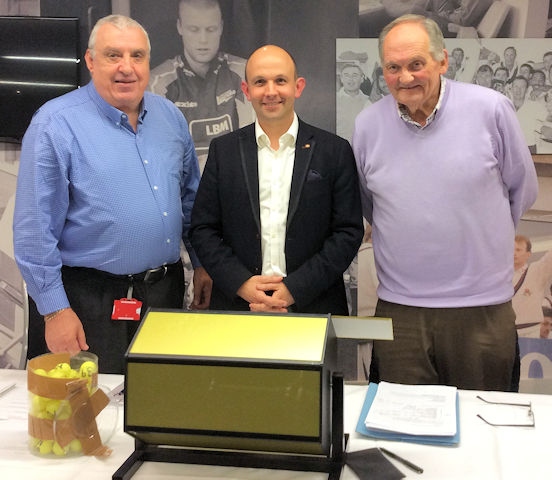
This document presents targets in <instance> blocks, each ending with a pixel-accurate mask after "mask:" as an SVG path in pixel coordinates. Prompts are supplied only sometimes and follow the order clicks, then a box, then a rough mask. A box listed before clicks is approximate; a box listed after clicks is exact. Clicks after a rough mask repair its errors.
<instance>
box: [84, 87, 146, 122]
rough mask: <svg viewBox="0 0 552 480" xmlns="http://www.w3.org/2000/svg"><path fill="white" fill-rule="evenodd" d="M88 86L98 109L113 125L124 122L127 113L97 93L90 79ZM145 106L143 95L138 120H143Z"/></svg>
mask: <svg viewBox="0 0 552 480" xmlns="http://www.w3.org/2000/svg"><path fill="white" fill-rule="evenodd" d="M88 86H89V90H88V91H89V92H90V97H91V98H92V100H93V101H94V103H95V104H96V105H97V106H98V108H99V109H100V111H101V112H102V113H103V114H104V115H105V116H106V117H107V118H109V120H111V121H112V122H113V123H114V124H115V125H121V124H123V123H126V120H127V115H126V113H124V112H123V111H121V110H119V109H118V108H115V107H114V106H113V105H111V104H109V103H108V102H106V101H105V100H104V99H103V97H102V96H101V95H100V94H99V93H98V91H97V90H96V87H95V86H94V82H93V81H90V83H89V84H88ZM146 113H147V108H146V98H145V95H144V98H143V99H142V102H141V103H140V114H139V115H138V122H139V123H142V121H143V120H144V117H145V116H146Z"/></svg>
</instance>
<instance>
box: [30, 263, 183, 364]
mask: <svg viewBox="0 0 552 480" xmlns="http://www.w3.org/2000/svg"><path fill="white" fill-rule="evenodd" d="M62 278H63V285H64V287H65V292H66V293H67V297H68V299H69V304H70V305H71V308H72V309H73V310H74V311H75V313H76V314H77V316H78V317H79V318H80V320H81V322H82V324H83V327H84V333H85V335H86V342H87V343H88V346H89V347H90V348H89V350H90V352H92V353H95V354H96V355H98V364H99V370H100V372H101V373H118V374H122V373H124V354H125V352H126V350H127V348H128V346H129V344H130V342H131V341H132V339H133V337H134V335H135V333H136V331H137V329H138V327H139V325H140V321H133V320H111V313H112V311H113V302H114V300H115V299H121V298H126V297H127V293H128V289H129V286H130V285H131V284H132V287H133V289H132V297H133V298H135V299H137V300H140V301H141V302H142V310H141V319H142V318H143V317H144V315H145V313H146V311H147V309H148V308H150V307H151V308H167V309H181V308H182V307H183V301H184V270H183V267H182V262H180V261H179V262H177V263H175V264H173V265H170V266H169V268H168V269H167V273H166V274H165V276H164V277H163V278H160V279H158V280H157V281H155V282H154V283H151V282H149V281H144V280H138V281H136V280H135V281H131V280H130V279H129V278H125V277H124V276H116V275H111V274H108V273H105V272H101V271H99V270H94V269H91V268H80V267H63V268H62ZM28 340H29V346H28V352H27V358H29V359H31V358H34V357H36V356H37V355H41V354H44V353H47V352H48V347H47V346H46V341H45V339H44V317H43V316H42V315H40V314H39V313H38V310H37V308H36V305H35V303H34V302H33V301H32V299H30V298H29V332H28Z"/></svg>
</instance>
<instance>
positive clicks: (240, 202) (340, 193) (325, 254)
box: [190, 120, 363, 315]
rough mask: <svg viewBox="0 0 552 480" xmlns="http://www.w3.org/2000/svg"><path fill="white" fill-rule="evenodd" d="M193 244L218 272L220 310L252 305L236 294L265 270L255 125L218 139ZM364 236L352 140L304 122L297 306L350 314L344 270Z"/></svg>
mask: <svg viewBox="0 0 552 480" xmlns="http://www.w3.org/2000/svg"><path fill="white" fill-rule="evenodd" d="M190 232H191V242H192V245H193V247H194V249H195V251H196V253H197V255H198V257H199V260H200V261H201V263H202V265H203V266H204V267H205V269H206V270H207V272H208V273H209V275H210V276H211V278H212V279H213V292H212V296H211V305H210V308H211V309H212V310H249V306H248V304H247V302H245V301H244V300H243V299H241V298H239V297H238V296H237V295H236V292H237V290H238V289H239V288H240V286H241V285H242V284H243V283H244V282H245V281H246V280H247V279H248V278H250V277H251V276H252V275H260V274H261V268H262V254H261V221H260V207H259V177H258V168H257V143H256V139H255V125H254V124H251V125H248V126H246V127H244V128H241V129H240V130H237V131H234V132H232V133H229V134H227V135H223V136H221V137H218V138H215V139H213V140H212V141H211V145H210V148H209V156H208V158H207V163H206V165H205V170H204V172H203V175H202V178H201V182H200V185H199V189H198V192H197V196H196V200H195V203H194V207H193V210H192V225H191V230H190ZM362 236H363V223H362V213H361V205H360V194H359V186H358V176H357V171H356V165H355V161H354V156H353V152H352V149H351V146H350V145H349V143H348V142H347V141H346V140H344V139H342V138H340V137H338V136H336V135H334V134H332V133H329V132H326V131H324V130H321V129H318V128H315V127H313V126H311V125H308V124H306V123H304V122H302V121H301V120H300V121H299V131H298V135H297V144H296V150H295V162H294V167H293V176H292V182H291V193H290V201H289V211H288V220H287V231H286V239H285V256H286V268H287V276H286V277H285V279H284V282H285V284H286V286H287V288H288V289H289V291H290V292H291V294H292V295H293V298H294V299H295V311H297V312H302V313H333V314H340V315H346V314H348V310H347V301H346V296H345V288H344V283H343V272H344V271H345V270H346V269H347V267H348V266H349V264H350V263H351V261H352V260H353V258H354V256H355V254H356V252H357V250H358V248H359V246H360V243H361V241H362Z"/></svg>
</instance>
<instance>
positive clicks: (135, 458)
mask: <svg viewBox="0 0 552 480" xmlns="http://www.w3.org/2000/svg"><path fill="white" fill-rule="evenodd" d="M331 410H332V412H331V413H332V422H331V423H332V439H331V453H330V456H321V455H320V456H316V455H291V454H276V453H275V454H271V453H253V452H225V451H219V450H194V449H183V448H176V447H170V446H166V445H163V446H160V445H151V444H146V443H144V442H142V441H140V440H138V439H136V440H135V450H134V452H133V453H132V454H131V455H130V456H129V457H128V458H127V459H126V460H125V462H124V463H123V464H122V465H121V466H120V467H119V469H118V470H117V471H116V472H115V473H114V474H113V477H112V480H130V478H132V476H133V475H134V474H135V473H136V471H137V470H138V469H139V468H140V466H141V465H142V463H144V462H169V463H193V464H202V465H224V466H230V467H247V468H270V469H277V470H295V471H303V472H324V473H328V480H339V478H340V476H341V471H342V470H343V465H344V464H345V445H346V443H347V440H348V435H345V434H344V427H343V375H341V374H333V375H332V409H331Z"/></svg>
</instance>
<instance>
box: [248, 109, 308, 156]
mask: <svg viewBox="0 0 552 480" xmlns="http://www.w3.org/2000/svg"><path fill="white" fill-rule="evenodd" d="M298 132H299V119H298V118H297V114H296V113H293V121H292V122H291V125H290V127H289V128H288V130H287V132H286V133H284V134H283V135H282V136H281V137H280V143H281V144H284V145H289V146H293V147H295V142H296V141H297V133H298ZM255 139H256V140H257V146H258V147H259V148H264V147H270V139H269V138H268V135H267V134H266V133H265V132H264V130H263V129H262V127H261V125H260V123H259V120H258V119H256V120H255Z"/></svg>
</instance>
